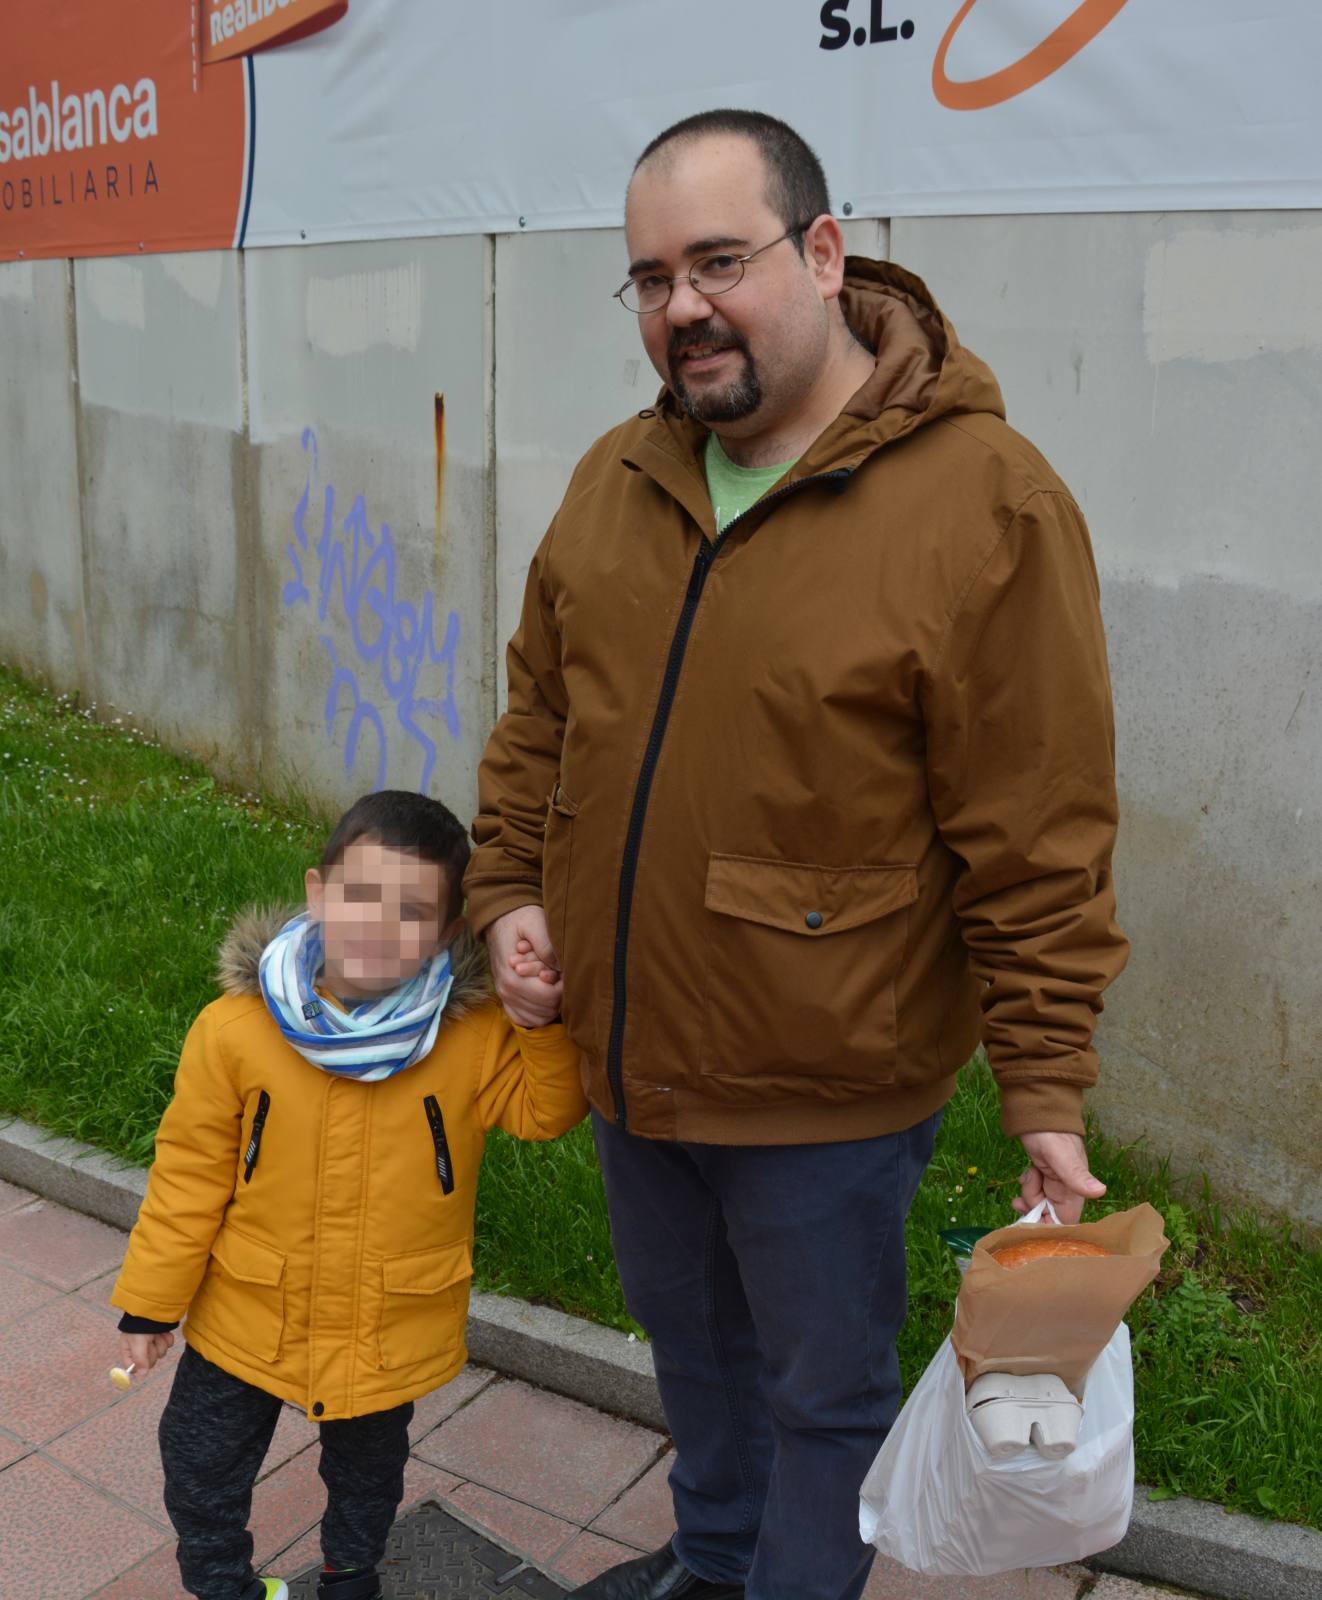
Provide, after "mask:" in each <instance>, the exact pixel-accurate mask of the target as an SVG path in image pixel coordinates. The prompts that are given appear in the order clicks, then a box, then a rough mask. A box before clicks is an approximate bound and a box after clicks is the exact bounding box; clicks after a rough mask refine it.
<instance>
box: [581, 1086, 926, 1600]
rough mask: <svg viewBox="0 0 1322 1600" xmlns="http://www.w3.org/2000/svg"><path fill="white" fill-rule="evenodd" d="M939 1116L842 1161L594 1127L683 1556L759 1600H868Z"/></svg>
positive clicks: (809, 1152) (871, 1142)
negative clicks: (909, 1263) (911, 1219)
mask: <svg viewBox="0 0 1322 1600" xmlns="http://www.w3.org/2000/svg"><path fill="white" fill-rule="evenodd" d="M940 1122H941V1115H940V1113H939V1112H938V1113H937V1114H936V1115H935V1116H932V1117H929V1118H928V1119H927V1120H926V1121H925V1122H921V1123H919V1124H918V1126H917V1127H914V1128H910V1129H908V1130H907V1131H906V1132H904V1133H896V1134H887V1135H885V1136H884V1137H881V1138H877V1139H860V1140H856V1141H852V1142H849V1143H843V1144H816V1145H751V1146H742V1145H702V1144H676V1143H672V1142H668V1141H662V1140H653V1139H640V1138H637V1137H636V1136H635V1135H633V1134H629V1133H621V1132H620V1131H619V1130H618V1129H617V1128H615V1127H614V1126H613V1124H611V1123H609V1122H607V1121H605V1120H604V1119H603V1118H602V1117H599V1116H597V1115H596V1113H595V1112H594V1113H593V1127H594V1131H595V1134H596V1141H597V1152H598V1155H599V1157H600V1159H601V1166H602V1171H603V1172H604V1174H605V1177H606V1196H607V1201H608V1203H609V1206H610V1219H611V1236H612V1239H613V1240H614V1245H615V1256H616V1260H617V1261H618V1263H619V1268H620V1278H621V1280H622V1282H623V1284H624V1294H625V1299H626V1300H627V1302H628V1305H629V1309H630V1311H631V1312H632V1314H633V1315H634V1316H635V1317H636V1318H637V1319H638V1321H639V1322H640V1323H641V1324H642V1325H643V1327H644V1328H646V1330H647V1333H648V1336H649V1337H650V1339H651V1341H652V1353H653V1358H654V1360H655V1363H656V1375H657V1381H658V1383H659V1384H660V1388H661V1401H662V1404H663V1405H664V1407H665V1413H666V1421H667V1423H668V1425H669V1427H670V1432H671V1434H672V1436H673V1437H674V1441H675V1464H674V1467H673V1468H672V1469H671V1473H670V1486H671V1491H672V1493H673V1495H674V1501H675V1520H676V1523H677V1526H678V1532H677V1533H676V1535H675V1540H674V1548H675V1553H676V1554H677V1555H678V1556H679V1559H680V1560H681V1561H682V1562H683V1563H684V1565H685V1566H686V1567H688V1568H689V1569H690V1570H691V1571H693V1572H695V1573H697V1574H698V1575H699V1576H700V1577H702V1578H706V1579H707V1580H708V1581H710V1582H723V1583H744V1584H746V1586H747V1600H857V1597H858V1596H859V1595H860V1594H861V1593H862V1591H863V1586H864V1584H865V1583H866V1581H867V1575H868V1569H869V1567H870V1566H871V1564H872V1555H873V1552H872V1549H871V1547H870V1546H867V1545H864V1544H863V1543H862V1541H861V1540H860V1539H859V1536H858V1491H859V1487H860V1485H861V1484H862V1482H863V1479H864V1477H865V1476H866V1474H867V1470H868V1468H869V1467H870V1466H871V1465H872V1459H873V1457H874V1456H875V1455H876V1453H877V1451H878V1450H879V1449H880V1448H881V1443H882V1440H883V1439H884V1438H885V1436H886V1433H887V1431H888V1430H889V1429H890V1427H891V1425H892V1423H893V1422H894V1421H895V1417H896V1413H897V1412H898V1410H899V1405H900V1372H899V1362H898V1359H897V1357H896V1353H895V1340H896V1336H897V1335H898V1333H899V1331H900V1325H901V1323H902V1322H903V1321H904V1312H905V1292H906V1285H905V1270H904V1222H905V1218H906V1216H907V1215H908V1212H909V1207H910V1205H911V1204H912V1202H913V1197H914V1194H915V1192H916V1190H917V1188H918V1181H919V1179H920V1178H921V1177H922V1175H923V1170H924V1168H925V1167H926V1166H927V1163H928V1161H929V1160H930V1159H931V1155H932V1145H933V1142H934V1140H935V1138H936V1131H937V1128H938V1127H939V1125H940Z"/></svg>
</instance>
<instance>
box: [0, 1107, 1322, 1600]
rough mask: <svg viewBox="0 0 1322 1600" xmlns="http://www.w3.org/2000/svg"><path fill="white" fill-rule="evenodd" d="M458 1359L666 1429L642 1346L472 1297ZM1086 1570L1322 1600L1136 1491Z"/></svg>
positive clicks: (1224, 1535) (75, 1184)
mask: <svg viewBox="0 0 1322 1600" xmlns="http://www.w3.org/2000/svg"><path fill="white" fill-rule="evenodd" d="M0 1179H5V1180H7V1181H8V1182H10V1183H14V1184H18V1185H19V1186H20V1187H22V1188H25V1189H31V1190H32V1191H33V1192H34V1193H36V1194H40V1195H44V1196H45V1197H46V1198H47V1199H50V1200H55V1201H57V1202H58V1203H59V1204H60V1205H65V1206H68V1207H69V1208H70V1209H71V1210H74V1211H81V1212H84V1213H85V1214H86V1215H88V1216H91V1217H96V1218H98V1219H99V1220H100V1221H102V1222H108V1223H110V1224H111V1225H112V1226H113V1227H116V1228H122V1229H125V1230H126V1231H127V1230H128V1229H129V1228H131V1227H132V1226H133V1222H134V1219H135V1218H136V1217H137V1214H138V1206H139V1205H140V1203H141V1201H142V1196H143V1195H144V1193H145V1192H146V1188H147V1174H146V1172H145V1171H143V1170H142V1169H141V1168H138V1167H126V1166H123V1165H120V1164H119V1163H117V1162H115V1161H113V1160H112V1159H111V1158H110V1157H108V1156H106V1155H105V1154H104V1153H103V1152H102V1151H99V1150H96V1149H94V1148H93V1147H91V1146H90V1145H85V1144H80V1143H79V1142H78V1141H77V1140H74V1139H64V1138H60V1137H58V1136H56V1135H54V1134H50V1133H47V1132H46V1131H45V1130H44V1129H42V1128H36V1127H33V1126H32V1125H31V1124H30V1123H26V1122H20V1121H18V1120H17V1119H14V1120H10V1121H7V1122H6V1121H0ZM468 1347H469V1351H470V1353H471V1355H472V1357H473V1359H474V1360H475V1361H478V1362H480V1363H481V1364H482V1365H483V1366H488V1367H493V1368H494V1369H495V1370H496V1371H498V1372H504V1373H507V1374H509V1375H510V1376H512V1377H517V1378H523V1379H524V1380H526V1381H527V1382H528V1383H535V1384H537V1385H538V1386H539V1387H540V1388H543V1389H550V1390H552V1391H553V1392H554V1393H556V1394H563V1395H569V1396H570V1397H571V1398H573V1399H575V1400H581V1401H583V1402H584V1403H585V1404H587V1405H591V1406H595V1407H596V1408H597V1409H599V1410H602V1411H610V1412H614V1413H615V1414H616V1415H617V1416H621V1417H627V1418H629V1419H630V1420H632V1421H634V1422H640V1423H643V1424H644V1425H645V1426H647V1427H649V1428H659V1429H662V1430H664V1428H665V1425H666V1424H665V1417H664V1415H663V1413H662V1410H661V1401H660V1397H659V1395H658V1393H657V1388H656V1378H655V1377H654V1375H653V1372H652V1358H651V1355H650V1353H649V1351H648V1349H647V1346H646V1345H645V1344H641V1343H637V1342H632V1341H630V1340H629V1338H628V1337H627V1336H626V1335H625V1334H623V1333H619V1332H617V1331H616V1330H615V1329H613V1328H602V1327H598V1326H597V1324H596V1323H593V1322H587V1321H584V1320H583V1319H582V1318H581V1317H571V1316H567V1315H566V1314H565V1313H564V1312H563V1311H553V1310H551V1309H550V1308H549V1307H547V1306H534V1305H529V1304H528V1303H527V1302H526V1301H523V1300H514V1299H511V1298H508V1297H507V1296H505V1295H493V1294H474V1295H473V1298H472V1306H471V1314H470V1318H469V1325H468ZM1087 1564H1088V1565H1089V1566H1091V1567H1093V1568H1095V1569H1097V1570H1099V1571H1102V1572H1116V1573H1121V1574H1124V1575H1125V1576H1126V1577H1132V1578H1145V1579H1150V1580H1153V1581H1155V1582H1158V1583H1168V1584H1174V1585H1176V1586H1177V1587H1179V1588H1182V1589H1196V1590H1198V1591H1199V1592H1200V1593H1202V1594H1206V1595H1210V1596H1213V1597H1215V1600H1322V1533H1315V1532H1314V1531H1313V1530H1312V1529H1309V1528H1299V1527H1295V1526H1293V1525H1292V1524H1290V1523H1282V1522H1268V1521H1266V1520H1264V1519H1261V1518H1258V1517H1247V1516H1240V1515H1236V1514H1233V1513H1231V1512H1227V1511H1224V1510H1223V1509H1222V1508H1221V1507H1220V1506H1217V1505H1211V1504H1209V1503H1208V1502H1206V1501H1202V1500H1186V1499H1175V1500H1161V1501H1150V1500H1148V1498H1147V1490H1146V1489H1145V1488H1143V1487H1142V1486H1141V1485H1140V1486H1139V1487H1138V1488H1137V1489H1136V1490H1135V1493H1134V1514H1133V1517H1132V1519H1131V1521H1130V1524H1129V1532H1128V1533H1127V1534H1126V1535H1125V1537H1124V1539H1123V1540H1122V1541H1121V1542H1120V1543H1119V1544H1118V1545H1116V1546H1115V1547H1114V1548H1113V1549H1111V1550H1107V1551H1104V1552H1103V1553H1102V1554H1101V1555H1098V1556H1095V1557H1093V1558H1092V1560H1091V1561H1089V1562H1088V1563H1087Z"/></svg>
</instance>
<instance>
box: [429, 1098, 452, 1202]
mask: <svg viewBox="0 0 1322 1600" xmlns="http://www.w3.org/2000/svg"><path fill="white" fill-rule="evenodd" d="M422 1103H423V1106H424V1107H425V1108H426V1111H427V1125H428V1127H429V1128H430V1129H431V1142H432V1144H433V1145H434V1146H435V1147H436V1176H437V1177H438V1178H439V1179H440V1180H441V1191H442V1193H444V1194H453V1193H454V1162H453V1161H452V1160H451V1159H450V1142H449V1140H448V1139H447V1138H446V1137H445V1118H444V1117H442V1115H441V1107H440V1103H439V1102H438V1101H437V1099H436V1096H435V1095H434V1094H429V1095H428V1096H427V1098H426V1099H425V1100H424V1101H423V1102H422Z"/></svg>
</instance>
